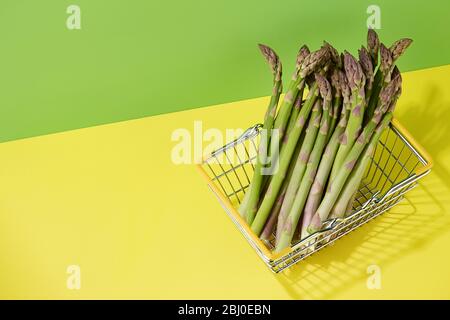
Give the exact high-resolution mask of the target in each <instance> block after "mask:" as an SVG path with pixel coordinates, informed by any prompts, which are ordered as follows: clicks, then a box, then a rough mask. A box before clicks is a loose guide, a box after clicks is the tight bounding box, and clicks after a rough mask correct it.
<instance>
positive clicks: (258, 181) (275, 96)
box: [244, 44, 282, 224]
mask: <svg viewBox="0 0 450 320" xmlns="http://www.w3.org/2000/svg"><path fill="white" fill-rule="evenodd" d="M259 48H260V50H261V53H262V54H263V56H264V58H265V59H266V61H267V62H268V63H269V65H270V67H271V69H272V73H273V76H274V80H273V92H272V97H271V99H270V102H269V107H268V109H267V112H266V115H265V119H264V125H263V135H262V139H261V141H260V144H259V148H258V155H257V159H256V165H255V170H254V173H253V178H252V187H251V189H250V196H249V200H248V203H247V206H248V208H247V210H246V211H245V212H246V213H245V214H244V217H245V219H246V221H247V222H248V223H249V224H250V223H251V222H252V221H253V218H254V216H255V213H256V210H257V208H258V201H259V195H260V192H261V185H262V180H263V178H262V170H263V166H264V165H265V164H267V150H268V146H269V143H270V135H271V131H272V127H273V123H274V120H275V114H276V109H277V105H278V100H279V98H280V94H281V91H282V83H281V74H282V66H281V61H280V59H279V58H278V55H277V54H276V53H275V51H274V50H272V49H271V48H269V47H268V46H265V45H262V44H260V45H259ZM244 209H245V208H244Z"/></svg>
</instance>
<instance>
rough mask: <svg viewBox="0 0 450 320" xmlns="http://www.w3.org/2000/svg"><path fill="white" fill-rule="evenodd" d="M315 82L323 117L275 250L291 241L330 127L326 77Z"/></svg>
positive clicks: (329, 106)
mask: <svg viewBox="0 0 450 320" xmlns="http://www.w3.org/2000/svg"><path fill="white" fill-rule="evenodd" d="M316 82H317V83H318V86H319V89H320V95H321V96H322V98H323V117H322V120H321V124H320V131H319V134H318V135H317V138H316V141H315V143H314V148H313V151H312V153H311V156H310V157H309V161H308V164H307V168H306V171H305V174H304V177H303V179H302V181H301V184H300V186H299V188H298V191H297V194H296V196H295V201H294V204H293V206H292V208H291V210H290V212H289V215H288V217H287V218H286V221H284V223H283V227H282V228H281V234H280V236H279V238H278V241H277V244H276V249H275V250H276V251H277V252H279V251H281V250H283V249H284V248H286V247H288V246H289V244H290V243H291V241H292V238H293V236H294V232H295V230H296V228H297V224H298V221H299V219H300V216H301V214H302V212H303V208H304V205H305V202H306V198H307V196H308V193H309V190H310V188H311V185H312V184H313V182H314V178H315V174H316V171H317V167H318V165H319V162H320V158H321V156H322V152H323V149H324V147H325V144H326V138H327V134H328V131H329V129H330V118H331V115H332V110H331V101H332V94H331V86H330V84H329V82H328V81H327V80H326V78H325V77H323V76H321V75H316Z"/></svg>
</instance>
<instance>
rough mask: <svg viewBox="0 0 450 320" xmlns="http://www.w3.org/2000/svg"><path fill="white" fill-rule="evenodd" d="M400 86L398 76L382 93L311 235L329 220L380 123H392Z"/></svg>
mask: <svg viewBox="0 0 450 320" xmlns="http://www.w3.org/2000/svg"><path fill="white" fill-rule="evenodd" d="M400 85H401V78H400V77H399V76H396V77H395V78H394V79H393V81H391V82H390V83H389V84H388V85H387V86H386V87H385V88H383V90H382V91H381V93H380V103H379V107H378V108H377V109H376V110H375V113H374V115H373V117H372V119H371V121H370V122H369V123H368V124H367V125H366V126H365V127H364V130H363V131H362V133H361V134H360V135H359V137H358V139H357V140H356V142H355V144H354V145H353V147H352V149H351V151H350V153H349V154H348V155H347V157H346V159H345V161H344V164H343V166H342V168H341V169H340V170H339V173H338V175H337V176H336V178H334V179H333V180H332V181H331V182H330V184H329V187H328V190H327V192H326V193H325V196H324V198H323V199H322V202H321V203H320V206H319V208H318V209H317V212H316V213H315V215H314V217H313V218H312V220H311V223H310V225H309V227H308V232H309V233H314V232H316V231H318V230H320V229H321V227H322V223H323V221H325V220H326V219H327V218H328V216H329V214H330V212H331V210H332V208H333V206H334V204H335V202H336V200H337V198H338V196H339V194H340V192H341V190H342V188H343V187H344V184H345V182H346V180H347V178H348V177H349V175H350V173H351V172H352V170H353V169H354V167H355V165H356V163H357V160H358V158H359V156H360V154H361V153H362V151H363V150H364V148H365V146H366V144H367V143H368V142H369V140H370V138H371V137H372V135H373V132H374V131H375V129H376V127H377V126H378V124H379V123H380V121H382V123H383V126H387V125H388V124H389V122H390V121H391V119H392V110H391V108H390V106H391V103H392V101H393V100H394V97H395V95H396V94H397V91H398V90H399V88H400Z"/></svg>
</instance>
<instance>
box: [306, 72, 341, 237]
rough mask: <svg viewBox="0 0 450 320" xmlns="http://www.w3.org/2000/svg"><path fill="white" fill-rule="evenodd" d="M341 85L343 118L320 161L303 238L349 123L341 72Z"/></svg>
mask: <svg viewBox="0 0 450 320" xmlns="http://www.w3.org/2000/svg"><path fill="white" fill-rule="evenodd" d="M339 84H340V85H341V91H342V93H343V95H344V106H343V108H342V110H341V118H340V120H339V123H338V125H337V127H336V129H335V130H334V132H333V135H332V136H331V139H330V141H329V142H328V144H327V146H326V148H325V152H324V154H323V156H322V159H321V160H320V165H319V169H318V170H317V174H316V177H315V178H314V183H313V185H312V187H311V190H310V192H309V194H308V199H307V201H306V204H305V210H304V213H303V220H302V226H301V238H302V239H303V238H305V237H307V236H308V235H309V234H308V232H307V228H308V226H309V223H310V222H311V218H312V217H313V215H314V213H315V212H316V210H317V208H318V207H319V204H320V201H321V200H322V195H323V192H324V190H325V187H326V183H327V180H328V176H329V174H330V171H331V167H332V166H333V161H334V158H335V156H336V153H337V150H338V148H339V141H340V138H341V137H342V135H343V133H344V131H345V128H346V126H347V121H348V117H349V108H347V107H346V105H347V104H349V98H348V96H349V94H350V93H349V91H350V90H349V88H348V85H347V81H346V78H345V75H344V74H343V73H342V72H340V77H339Z"/></svg>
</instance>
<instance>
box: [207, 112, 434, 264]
mask: <svg viewBox="0 0 450 320" xmlns="http://www.w3.org/2000/svg"><path fill="white" fill-rule="evenodd" d="M260 128H261V125H255V126H253V127H251V128H249V129H247V130H246V131H245V132H244V133H243V134H242V135H241V136H240V137H239V138H238V139H236V140H234V141H232V142H230V143H228V144H227V145H225V146H223V147H222V148H220V149H218V150H216V151H214V152H213V153H212V154H211V155H210V156H208V157H207V158H205V159H204V161H203V163H202V164H201V165H200V170H201V171H202V173H203V174H204V176H205V177H206V179H207V180H208V185H209V187H210V188H211V190H212V191H213V192H214V193H215V194H216V196H217V197H218V199H219V201H220V202H221V204H222V206H223V207H224V209H225V211H226V212H227V213H228V215H229V216H230V217H231V218H232V220H233V222H234V223H235V224H236V225H237V227H238V228H239V229H240V230H241V232H242V233H243V234H244V236H245V237H246V238H247V240H248V241H249V242H250V244H251V245H252V246H253V247H254V248H255V250H256V251H257V253H258V254H259V255H260V257H261V258H262V259H263V260H264V262H265V263H266V264H267V265H268V266H269V268H270V269H271V270H272V271H274V272H280V271H282V270H284V269H286V268H288V267H290V266H291V265H293V264H295V263H297V262H299V261H301V260H303V259H305V258H306V257H308V256H310V255H311V254H313V253H314V252H317V251H318V250H320V249H321V248H323V247H325V246H327V245H329V244H331V243H332V242H334V241H335V240H337V239H338V238H340V237H342V236H344V235H346V234H347V233H349V232H351V231H352V230H354V229H355V228H357V227H359V226H361V225H363V224H364V223H366V222H368V221H370V220H371V219H373V218H375V217H376V216H378V215H380V214H381V213H383V212H385V211H386V210H388V209H389V208H391V207H393V206H394V205H396V204H397V203H398V202H399V201H401V200H402V199H403V195H404V194H405V193H406V192H407V191H409V190H411V189H412V188H414V187H415V186H416V184H417V180H418V179H420V178H421V177H423V176H425V175H426V174H428V173H429V171H430V167H431V159H429V158H428V156H427V155H424V152H423V151H419V150H422V149H421V148H420V146H418V145H417V144H416V143H415V142H414V140H413V139H412V138H411V137H410V135H409V134H408V133H407V132H406V131H405V129H404V128H403V127H402V126H401V125H400V124H399V123H398V121H396V120H394V121H393V122H392V123H391V125H390V126H389V128H388V129H386V130H385V132H383V134H382V136H381V138H380V141H379V143H378V145H377V147H376V149H375V152H374V155H373V157H372V159H371V162H370V164H369V165H368V167H367V169H366V173H365V175H364V179H363V181H362V183H361V185H360V187H359V191H358V193H357V195H356V197H355V200H354V202H353V206H352V210H351V213H350V214H349V215H348V216H346V217H344V218H337V219H332V220H328V221H327V222H326V223H325V228H324V229H323V230H322V231H320V232H317V233H314V234H312V235H310V236H309V237H307V238H305V239H302V240H296V241H294V242H293V243H292V245H291V247H290V248H288V249H287V250H285V251H283V252H281V253H279V254H273V253H272V250H273V249H274V247H275V243H274V242H275V234H272V237H271V239H270V240H269V241H267V242H262V240H260V239H258V238H257V236H256V235H255V234H253V233H252V232H251V230H250V229H249V228H248V226H247V225H246V224H245V222H244V220H243V219H241V218H240V216H239V214H238V213H237V210H236V209H237V207H238V206H239V204H240V203H241V201H242V199H243V197H244V194H245V192H246V190H247V188H248V187H249V185H250V182H251V178H252V175H253V171H254V162H255V161H256V154H257V145H258V140H259V132H260ZM427 158H428V159H427Z"/></svg>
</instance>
